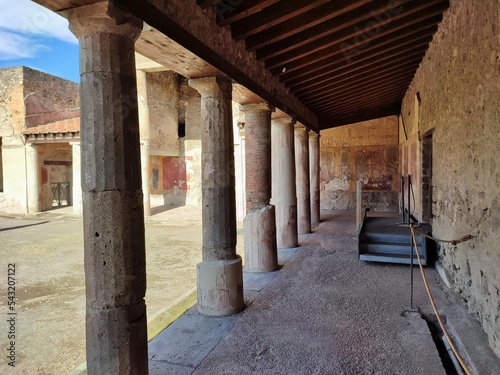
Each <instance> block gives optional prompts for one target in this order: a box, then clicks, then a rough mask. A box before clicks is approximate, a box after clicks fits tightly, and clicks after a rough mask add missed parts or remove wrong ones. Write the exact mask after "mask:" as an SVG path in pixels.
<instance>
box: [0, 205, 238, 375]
mask: <svg viewBox="0 0 500 375" xmlns="http://www.w3.org/2000/svg"><path fill="white" fill-rule="evenodd" d="M153 213H155V215H154V216H152V217H151V218H149V219H148V220H147V222H146V254H147V293H146V304H147V311H148V320H151V319H152V318H153V317H154V316H155V315H158V313H159V312H161V311H162V310H165V309H166V308H168V307H169V306H171V305H172V303H174V302H176V301H178V299H179V298H180V297H182V296H183V295H186V293H187V292H189V291H190V290H192V289H193V288H194V287H195V285H196V264H197V263H198V262H200V261H201V238H202V237H201V221H200V220H201V210H200V209H198V208H194V207H179V208H172V209H171V208H170V207H168V209H166V208H163V209H162V208H156V209H153ZM239 232H240V235H239V236H238V252H239V253H240V254H241V252H242V251H241V250H242V243H243V238H242V235H241V232H242V231H241V229H240V230H239ZM9 263H15V265H16V275H15V279H16V280H15V282H16V299H17V306H16V312H17V316H16V326H15V329H16V336H17V337H16V362H15V368H13V367H11V366H9V365H8V361H9V360H8V359H7V357H6V355H4V354H5V353H7V352H8V350H7V349H8V341H9V340H8V338H7V336H8V333H9V323H8V322H7V319H8V315H7V313H8V310H7V308H8V304H7V302H8V299H7V271H8V264H9ZM0 353H2V354H1V356H0V374H27V375H28V374H29V375H35V374H40V375H42V374H43V375H55V374H57V375H59V374H73V373H74V372H75V368H77V367H79V366H80V365H81V364H82V363H84V362H85V287H84V271H83V234H82V220H81V219H80V218H75V217H71V215H66V214H65V212H64V211H63V212H60V211H59V212H57V211H51V212H48V213H44V214H40V215H37V216H35V217H33V216H31V217H26V216H24V217H12V216H1V215H0Z"/></svg>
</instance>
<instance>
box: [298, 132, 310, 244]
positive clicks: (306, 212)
mask: <svg viewBox="0 0 500 375" xmlns="http://www.w3.org/2000/svg"><path fill="white" fill-rule="evenodd" d="M295 165H296V172H297V180H296V181H297V230H298V233H299V234H305V233H311V193H310V190H309V130H308V129H307V128H306V127H305V126H302V125H296V126H295Z"/></svg>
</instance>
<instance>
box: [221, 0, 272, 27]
mask: <svg viewBox="0 0 500 375" xmlns="http://www.w3.org/2000/svg"><path fill="white" fill-rule="evenodd" d="M280 1H281V0H260V1H257V0H254V1H240V3H239V5H235V6H233V5H231V3H229V4H227V3H225V4H219V5H217V6H216V7H215V10H216V12H217V24H218V25H219V26H226V25H230V24H232V23H234V22H236V21H239V20H241V19H244V18H245V17H250V16H251V15H253V14H256V13H259V12H260V11H262V10H263V9H265V8H267V7H269V6H271V5H273V4H276V3H279V2H280ZM233 3H234V1H233Z"/></svg>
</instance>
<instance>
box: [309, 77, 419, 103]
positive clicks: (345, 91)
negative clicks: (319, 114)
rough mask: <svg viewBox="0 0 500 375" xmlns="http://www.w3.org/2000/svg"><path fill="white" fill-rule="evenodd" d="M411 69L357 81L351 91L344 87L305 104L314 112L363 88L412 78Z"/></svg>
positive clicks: (381, 85)
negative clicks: (312, 108)
mask: <svg viewBox="0 0 500 375" xmlns="http://www.w3.org/2000/svg"><path fill="white" fill-rule="evenodd" d="M412 73H413V72H412V71H411V69H403V70H400V71H398V72H397V73H392V72H387V73H386V74H382V75H380V76H378V77H375V78H373V79H371V80H369V81H357V82H355V83H353V87H352V89H350V88H349V87H350V86H349V85H347V86H346V85H344V86H343V87H342V88H339V91H331V92H329V93H328V94H325V96H324V97H321V98H316V99H315V100H314V101H310V102H309V101H308V102H307V104H308V106H310V107H314V109H315V110H318V109H320V108H322V107H323V106H326V105H331V102H332V100H333V101H334V100H337V98H340V97H346V96H347V95H349V94H350V93H351V92H352V93H354V94H355V95H358V94H359V92H360V91H362V90H363V88H367V87H369V88H374V89H376V88H380V87H383V85H385V84H386V83H387V82H395V81H399V80H400V79H402V78H405V77H407V76H412V77H413V75H412Z"/></svg>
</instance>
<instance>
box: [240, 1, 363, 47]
mask: <svg viewBox="0 0 500 375" xmlns="http://www.w3.org/2000/svg"><path fill="white" fill-rule="evenodd" d="M369 2H371V0H348V1H336V2H333V1H330V2H328V3H326V4H323V5H321V6H319V7H317V8H315V9H311V10H309V11H308V12H306V13H304V14H301V15H299V16H296V17H294V18H292V19H290V20H289V21H288V22H282V23H280V24H278V25H275V26H273V27H271V28H269V29H267V30H265V31H262V32H259V33H257V34H254V35H252V36H249V37H248V38H246V39H245V45H246V48H247V50H249V51H255V50H256V49H258V48H262V47H265V46H266V45H269V44H271V43H275V42H278V41H280V40H282V39H284V38H287V37H289V36H291V35H294V34H297V33H299V32H301V31H304V30H306V29H308V28H310V27H313V26H316V25H318V24H320V23H322V22H325V21H328V20H330V19H332V18H335V17H338V16H340V15H341V14H344V13H346V12H349V11H351V10H353V9H356V8H358V7H360V6H362V5H365V4H367V3H369Z"/></svg>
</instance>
